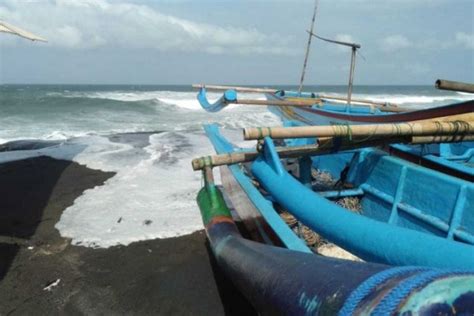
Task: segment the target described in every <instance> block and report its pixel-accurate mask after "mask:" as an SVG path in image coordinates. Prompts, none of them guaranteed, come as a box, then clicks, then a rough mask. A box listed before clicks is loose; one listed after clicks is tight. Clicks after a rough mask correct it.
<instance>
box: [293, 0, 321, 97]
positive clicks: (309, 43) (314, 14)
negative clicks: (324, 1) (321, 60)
mask: <svg viewBox="0 0 474 316" xmlns="http://www.w3.org/2000/svg"><path fill="white" fill-rule="evenodd" d="M317 11H318V0H315V1H314V12H313V18H312V20H311V33H310V35H309V37H308V44H307V45H306V54H305V56H304V63H303V71H302V72H301V79H300V86H299V88H298V93H301V91H302V90H303V81H304V75H305V73H306V65H307V64H308V56H309V49H310V47H311V39H312V36H311V34H312V33H313V30H314V21H315V20H316V12H317Z"/></svg>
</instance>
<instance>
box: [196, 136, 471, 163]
mask: <svg viewBox="0 0 474 316" xmlns="http://www.w3.org/2000/svg"><path fill="white" fill-rule="evenodd" d="M472 140H474V136H473V135H468V136H460V135H455V136H437V135H429V136H414V137H412V136H396V137H391V138H385V137H383V138H375V139H369V140H367V139H354V140H347V139H335V138H323V139H319V140H318V143H317V144H315V145H305V146H294V147H276V151H277V153H278V155H279V156H280V158H297V157H302V156H316V155H324V154H328V153H331V152H334V150H336V151H343V150H349V149H355V148H364V147H374V146H380V145H386V144H395V143H405V144H407V143H410V144H432V143H451V142H459V141H472ZM258 155H260V152H258V151H256V150H253V151H248V152H235V153H229V154H221V155H213V156H206V157H200V158H195V159H193V160H192V167H193V170H201V169H205V168H206V167H211V168H212V167H217V166H222V165H232V164H238V163H246V162H251V161H253V160H255V159H256V158H257V157H258Z"/></svg>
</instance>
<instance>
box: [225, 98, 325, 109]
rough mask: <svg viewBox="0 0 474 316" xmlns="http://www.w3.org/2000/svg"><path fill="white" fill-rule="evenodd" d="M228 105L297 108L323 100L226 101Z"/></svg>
mask: <svg viewBox="0 0 474 316" xmlns="http://www.w3.org/2000/svg"><path fill="white" fill-rule="evenodd" d="M226 102H227V103H233V104H244V105H267V106H295V107H310V106H312V105H314V104H318V103H321V102H322V101H321V99H311V100H309V99H308V100H294V101H287V100H250V99H249V100H235V101H226Z"/></svg>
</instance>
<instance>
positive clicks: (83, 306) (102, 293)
mask: <svg viewBox="0 0 474 316" xmlns="http://www.w3.org/2000/svg"><path fill="white" fill-rule="evenodd" d="M112 176H113V173H106V172H101V171H97V170H91V169H88V168H86V167H84V166H81V165H78V164H76V163H73V162H70V161H63V160H55V159H51V158H46V157H40V158H34V159H27V160H22V161H16V162H10V163H6V164H2V165H0V197H1V198H0V302H1V303H0V315H33V314H35V315H55V314H73V315H81V314H83V315H85V314H87V315H98V314H102V315H103V314H106V315H125V314H126V315H149V314H154V315H156V314H167V315H169V314H173V315H185V314H186V315H189V314H194V315H224V314H253V311H252V310H251V308H250V306H249V305H248V303H247V302H246V301H245V300H244V299H243V298H242V296H241V295H240V294H239V293H238V292H237V291H236V290H235V289H234V288H233V286H232V285H230V284H229V282H228V281H227V280H225V279H224V277H223V276H222V274H221V273H219V271H218V268H217V267H216V266H215V263H214V262H213V258H212V256H211V255H210V252H209V249H208V247H207V242H206V236H205V234H204V232H202V231H200V232H196V233H194V234H191V235H188V236H184V237H178V238H170V239H156V240H148V241H143V242H136V243H133V244H130V245H129V246H116V247H112V248H107V249H91V248H85V247H78V246H72V245H71V244H70V242H69V240H68V239H65V238H62V237H61V236H60V235H59V233H58V231H57V230H56V229H55V228H54V225H55V224H56V222H57V221H58V220H59V218H60V216H61V214H62V212H63V211H64V209H65V208H67V207H68V206H69V205H71V204H72V203H73V201H74V199H76V198H77V197H78V196H80V195H81V194H82V192H83V191H84V190H86V189H89V188H93V187H95V186H97V185H101V184H103V182H104V181H106V180H107V179H108V178H110V177H112Z"/></svg>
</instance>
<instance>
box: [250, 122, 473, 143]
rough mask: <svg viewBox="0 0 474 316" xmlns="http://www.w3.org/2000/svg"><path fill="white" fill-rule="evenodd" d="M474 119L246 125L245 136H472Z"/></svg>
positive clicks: (276, 137)
mask: <svg viewBox="0 0 474 316" xmlns="http://www.w3.org/2000/svg"><path fill="white" fill-rule="evenodd" d="M471 134H474V122H472V121H467V122H459V121H450V122H442V121H427V122H417V123H397V124H370V125H332V126H299V127H287V128H284V127H273V128H272V127H257V128H245V129H244V139H246V140H253V139H262V138H264V137H266V136H270V137H272V138H275V139H281V138H306V137H340V136H346V137H359V136H360V137H371V136H402V135H406V136H426V135H471Z"/></svg>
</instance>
